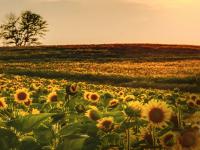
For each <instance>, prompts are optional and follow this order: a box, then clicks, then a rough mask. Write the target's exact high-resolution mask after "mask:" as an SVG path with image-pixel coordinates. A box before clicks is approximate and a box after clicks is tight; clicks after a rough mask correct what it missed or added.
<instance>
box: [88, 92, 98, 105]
mask: <svg viewBox="0 0 200 150" xmlns="http://www.w3.org/2000/svg"><path fill="white" fill-rule="evenodd" d="M99 98H100V96H99V94H97V93H91V94H90V95H89V100H90V101H91V102H94V103H96V102H98V101H99Z"/></svg>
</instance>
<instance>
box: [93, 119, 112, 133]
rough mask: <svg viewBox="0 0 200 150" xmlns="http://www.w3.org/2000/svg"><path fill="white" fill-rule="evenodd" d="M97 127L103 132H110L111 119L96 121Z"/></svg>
mask: <svg viewBox="0 0 200 150" xmlns="http://www.w3.org/2000/svg"><path fill="white" fill-rule="evenodd" d="M97 121H98V123H97V127H98V128H99V129H101V130H102V131H104V132H110V131H112V130H113V129H114V123H113V118H112V117H104V118H101V119H99V120H97Z"/></svg>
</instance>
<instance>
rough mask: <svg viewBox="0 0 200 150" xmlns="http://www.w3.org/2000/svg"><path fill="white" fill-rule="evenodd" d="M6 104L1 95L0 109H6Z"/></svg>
mask: <svg viewBox="0 0 200 150" xmlns="http://www.w3.org/2000/svg"><path fill="white" fill-rule="evenodd" d="M7 107H8V105H7V104H6V102H5V99H4V98H3V97H2V98H0V109H6V108H7Z"/></svg>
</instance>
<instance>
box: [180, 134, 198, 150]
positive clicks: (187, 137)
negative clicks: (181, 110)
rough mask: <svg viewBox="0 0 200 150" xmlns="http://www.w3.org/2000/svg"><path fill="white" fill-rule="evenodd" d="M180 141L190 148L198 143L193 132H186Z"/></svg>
mask: <svg viewBox="0 0 200 150" xmlns="http://www.w3.org/2000/svg"><path fill="white" fill-rule="evenodd" d="M180 143H181V145H182V146H183V147H186V148H189V147H191V146H193V145H194V144H195V143H196V138H195V135H194V134H193V133H191V132H186V133H184V134H183V135H182V137H181V139H180Z"/></svg>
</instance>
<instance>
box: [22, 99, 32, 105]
mask: <svg viewBox="0 0 200 150" xmlns="http://www.w3.org/2000/svg"><path fill="white" fill-rule="evenodd" d="M31 104H32V100H30V99H29V100H28V101H26V102H24V105H26V106H30V105H31Z"/></svg>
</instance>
